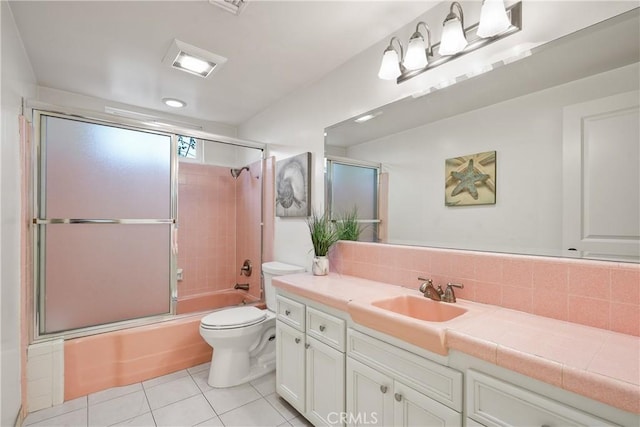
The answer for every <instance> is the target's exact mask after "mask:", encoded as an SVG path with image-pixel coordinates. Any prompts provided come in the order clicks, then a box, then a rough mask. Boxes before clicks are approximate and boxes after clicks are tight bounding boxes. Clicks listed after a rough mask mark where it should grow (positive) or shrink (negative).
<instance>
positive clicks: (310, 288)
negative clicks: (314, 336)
mask: <svg viewBox="0 0 640 427" xmlns="http://www.w3.org/2000/svg"><path fill="white" fill-rule="evenodd" d="M274 285H275V287H277V288H280V289H282V290H285V291H289V292H291V293H294V294H296V295H299V296H302V297H306V298H309V299H311V300H313V301H317V302H319V303H322V304H325V305H327V306H330V307H334V308H336V309H338V310H341V311H344V312H346V313H348V314H349V315H350V316H351V317H352V319H353V320H354V322H356V323H361V324H363V325H365V326H368V327H371V328H373V329H376V330H379V331H380V332H384V333H386V334H388V335H392V336H395V337H397V338H400V339H402V340H404V341H406V342H409V343H411V344H414V345H417V346H419V347H422V348H425V349H427V350H430V351H433V352H435V353H439V354H445V355H446V354H447V352H448V350H449V349H453V350H458V351H461V352H464V353H466V354H469V355H471V356H475V357H477V358H480V359H483V360H486V361H488V362H491V363H493V364H495V365H498V366H502V367H504V368H507V369H510V370H512V371H516V372H519V373H521V374H524V375H527V376H529V377H532V378H535V379H537V380H540V381H543V382H546V383H549V384H552V385H554V386H557V387H560V388H563V389H565V390H568V391H572V392H574V393H577V394H580V395H582V396H586V397H589V398H592V399H595V400H597V401H600V402H604V403H606V404H608V405H611V406H614V407H616V408H620V409H623V410H625V411H629V412H632V413H635V414H639V413H640V339H639V338H638V337H636V336H632V335H624V334H620V333H616V332H611V331H607V330H604V329H597V328H593V327H589V326H583V325H579V324H576V323H570V322H565V321H561V320H555V319H550V318H546V317H541V316H536V315H533V314H528V313H524V312H520V311H515V310H510V309H506V308H502V307H498V306H492V305H487V304H480V303H475V302H470V301H464V300H460V299H459V300H458V302H457V303H456V305H459V306H460V307H463V308H465V309H467V310H468V312H467V313H465V314H464V315H462V316H460V317H457V318H455V319H452V320H449V321H446V322H426V321H421V320H416V319H412V318H409V317H406V316H402V315H396V314H393V313H391V314H389V313H387V316H392V317H389V319H392V320H393V322H385V321H381V320H380V319H379V318H378V319H377V320H376V319H375V318H374V317H373V316H370V315H369V314H370V313H371V312H372V311H371V308H372V306H371V302H373V301H376V300H380V299H383V298H389V297H393V296H399V295H420V296H421V294H420V293H419V292H418V291H417V290H412V289H408V288H403V287H400V286H393V285H389V284H385V283H380V282H375V281H371V280H366V279H361V278H358V277H353V276H344V275H342V276H341V275H337V274H330V275H328V276H313V275H311V274H296V275H290V276H281V277H277V278H274ZM442 304H445V303H442ZM399 326H401V327H399ZM425 332H428V333H425ZM425 337H426V338H425Z"/></svg>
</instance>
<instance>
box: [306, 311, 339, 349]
mask: <svg viewBox="0 0 640 427" xmlns="http://www.w3.org/2000/svg"><path fill="white" fill-rule="evenodd" d="M344 333H345V323H344V320H342V319H339V318H337V317H335V316H332V315H330V314H327V313H323V312H322V311H318V310H316V309H315V308H312V307H307V335H309V336H310V337H314V338H316V339H317V340H319V341H322V342H323V343H325V344H327V345H329V346H331V347H333V348H335V349H336V350H339V351H341V352H343V353H344Z"/></svg>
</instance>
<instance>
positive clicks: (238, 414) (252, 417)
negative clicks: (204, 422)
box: [220, 399, 286, 427]
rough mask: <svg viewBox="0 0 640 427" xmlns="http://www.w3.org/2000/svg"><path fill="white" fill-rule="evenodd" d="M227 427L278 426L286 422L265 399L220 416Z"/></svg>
mask: <svg viewBox="0 0 640 427" xmlns="http://www.w3.org/2000/svg"><path fill="white" fill-rule="evenodd" d="M220 419H221V420H222V422H223V423H224V425H225V426H227V427H236V426H237V427H264V426H278V425H280V424H282V423H284V422H286V420H285V419H284V418H283V417H282V415H280V414H279V413H278V411H276V410H275V409H274V408H273V407H272V406H271V405H269V403H268V402H267V401H266V400H265V399H259V400H256V401H254V402H251V403H248V404H246V405H244V406H241V407H239V408H236V409H234V410H232V411H229V412H226V413H224V414H222V415H220Z"/></svg>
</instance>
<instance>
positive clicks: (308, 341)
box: [276, 295, 345, 426]
mask: <svg viewBox="0 0 640 427" xmlns="http://www.w3.org/2000/svg"><path fill="white" fill-rule="evenodd" d="M276 301H277V315H276V390H277V392H278V394H279V395H280V396H281V397H282V398H283V399H285V400H286V401H287V402H289V403H290V404H291V405H292V406H293V407H294V408H296V409H297V410H298V411H299V412H300V413H302V414H303V415H304V416H305V417H306V418H307V419H308V420H309V421H311V422H312V423H313V424H314V425H316V426H325V425H344V423H343V422H342V419H343V413H344V390H345V385H344V376H345V355H344V351H345V348H344V347H345V322H344V320H343V319H340V318H338V317H336V316H333V315H331V314H329V313H326V312H324V311H322V310H321V309H319V308H318V307H311V306H308V305H306V304H304V303H302V302H300V301H296V300H294V299H291V298H287V297H284V296H282V295H278V296H277V299H276Z"/></svg>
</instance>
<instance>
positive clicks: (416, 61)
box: [403, 34, 428, 70]
mask: <svg viewBox="0 0 640 427" xmlns="http://www.w3.org/2000/svg"><path fill="white" fill-rule="evenodd" d="M403 64H404V66H405V67H406V68H407V69H408V70H420V69H421V68H424V67H426V66H427V64H428V60H427V50H426V48H425V45H424V39H423V38H422V37H421V36H420V35H419V34H418V35H416V34H414V35H413V36H411V40H409V46H408V47H407V55H406V56H405V58H404V62H403Z"/></svg>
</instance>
